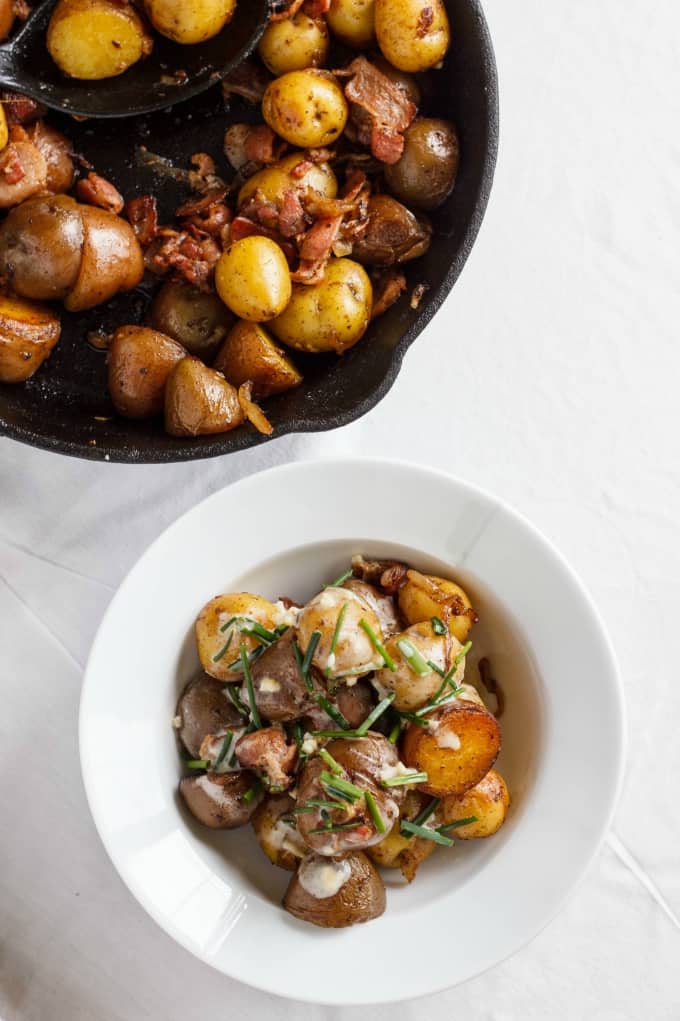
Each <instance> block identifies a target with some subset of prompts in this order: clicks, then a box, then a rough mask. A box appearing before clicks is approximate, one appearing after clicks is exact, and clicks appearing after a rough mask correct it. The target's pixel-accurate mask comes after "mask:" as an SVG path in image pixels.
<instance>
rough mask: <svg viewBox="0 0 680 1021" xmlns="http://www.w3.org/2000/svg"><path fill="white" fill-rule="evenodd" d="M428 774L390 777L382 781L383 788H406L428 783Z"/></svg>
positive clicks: (407, 774)
mask: <svg viewBox="0 0 680 1021" xmlns="http://www.w3.org/2000/svg"><path fill="white" fill-rule="evenodd" d="M426 782H427V773H406V774H405V775H404V776H388V777H387V779H385V780H381V781H380V783H381V784H382V785H383V787H405V786H406V785H407V784H410V783H426Z"/></svg>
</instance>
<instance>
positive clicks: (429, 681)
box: [375, 620, 465, 712]
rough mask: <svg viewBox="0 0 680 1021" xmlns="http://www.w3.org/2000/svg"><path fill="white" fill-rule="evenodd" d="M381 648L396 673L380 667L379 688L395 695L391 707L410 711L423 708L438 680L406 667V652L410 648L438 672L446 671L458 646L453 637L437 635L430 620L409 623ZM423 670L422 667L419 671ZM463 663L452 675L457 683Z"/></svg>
mask: <svg viewBox="0 0 680 1021" xmlns="http://www.w3.org/2000/svg"><path fill="white" fill-rule="evenodd" d="M385 648H386V649H387V652H388V653H389V654H390V656H391V657H392V659H393V660H394V664H395V666H396V670H388V668H387V667H383V668H382V669H381V670H378V671H377V672H376V675H375V676H376V681H377V682H378V684H379V685H380V687H381V688H385V689H386V690H387V691H393V692H394V693H395V699H394V702H393V703H392V705H393V706H394V708H395V709H398V710H399V712H413V711H414V710H415V709H420V708H421V707H422V706H424V705H427V703H428V702H429V701H430V699H431V698H432V697H433V696H434V695H435V694H436V692H437V691H438V690H439V688H440V687H441V684H442V677H441V675H440V674H438V673H437V671H436V670H429V671H428V672H427V673H424V674H420V673H418V672H417V671H416V670H414V669H413V668H412V667H411V666H409V663H408V659H407V657H406V654H405V653H406V652H408V651H410V650H411V649H413V650H415V652H416V654H420V656H422V658H423V659H424V660H425V662H426V663H427V662H428V661H429V662H431V663H434V664H435V666H438V667H439V669H440V670H444V671H446V670H448V669H449V668H450V666H451V664H452V663H453V660H454V659H455V657H456V656H457V655H458V653H459V652H460V650H461V648H462V646H461V644H460V642H458V641H457V640H456V639H455V638H453V636H447V635H437V634H435V633H434V631H433V629H432V625H431V623H430V621H429V620H428V621H423V622H422V623H421V624H412V625H411V626H410V627H409V628H407V629H406V631H402V632H400V633H398V634H396V635H392V637H391V638H389V639H388V640H387V642H386V643H385ZM423 669H424V668H423ZM464 672H465V660H464V658H463V660H461V662H460V663H459V665H458V668H457V670H456V673H455V674H454V678H453V679H454V680H455V682H456V683H457V684H459V683H460V681H462V679H463V674H464Z"/></svg>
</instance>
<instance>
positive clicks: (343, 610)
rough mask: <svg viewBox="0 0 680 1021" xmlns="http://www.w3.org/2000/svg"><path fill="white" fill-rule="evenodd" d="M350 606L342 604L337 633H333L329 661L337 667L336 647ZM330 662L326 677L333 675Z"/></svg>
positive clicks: (336, 624)
mask: <svg viewBox="0 0 680 1021" xmlns="http://www.w3.org/2000/svg"><path fill="white" fill-rule="evenodd" d="M348 606H349V603H343V604H342V606H341V607H340V613H339V614H338V619H337V620H336V622H335V631H334V632H333V637H332V638H331V651H330V653H329V654H328V659H329V661H330V662H332V663H333V665H335V647H336V645H337V644H338V638H339V637H340V630H341V628H342V624H343V621H344V619H345V614H346V613H347V607H348ZM330 662H329V665H328V666H327V667H326V677H330V675H331V669H332V667H331V666H330Z"/></svg>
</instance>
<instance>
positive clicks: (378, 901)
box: [283, 852, 385, 929]
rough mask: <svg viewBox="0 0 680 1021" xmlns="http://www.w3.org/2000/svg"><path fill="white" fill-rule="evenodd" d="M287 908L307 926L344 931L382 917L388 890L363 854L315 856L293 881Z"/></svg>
mask: <svg viewBox="0 0 680 1021" xmlns="http://www.w3.org/2000/svg"><path fill="white" fill-rule="evenodd" d="M283 906H284V908H285V909H286V911H289V912H290V913H291V915H295V917H296V918H300V919H301V920H302V921H303V922H311V923H312V924H313V925H320V926H322V927H323V928H325V929H341V928H344V927H345V926H348V925H356V924H357V922H368V921H370V920H371V919H372V918H378V917H379V916H380V915H382V913H383V911H384V910H385V886H384V884H383V881H382V879H381V878H380V876H379V874H378V873H377V872H376V869H375V866H374V865H373V863H372V862H371V861H370V860H369V859H368V858H367V857H366V855H365V854H362V853H361V852H355V853H354V854H352V855H349V856H348V857H346V858H338V859H334V858H322V857H320V856H319V855H314V854H312V855H308V857H306V858H304V859H303V860H302V862H301V863H300V865H299V867H298V870H297V872H296V873H295V875H294V876H293V877H292V879H291V881H290V884H289V886H288V889H287V890H286V895H285V897H284V899H283Z"/></svg>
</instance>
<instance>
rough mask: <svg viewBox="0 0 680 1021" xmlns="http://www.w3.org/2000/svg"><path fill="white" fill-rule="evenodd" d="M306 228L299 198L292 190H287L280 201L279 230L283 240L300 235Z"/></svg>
mask: <svg viewBox="0 0 680 1021" xmlns="http://www.w3.org/2000/svg"><path fill="white" fill-rule="evenodd" d="M306 227H307V221H306V220H305V211H304V209H303V208H302V203H301V202H300V196H299V195H298V193H297V192H296V191H295V189H294V188H289V189H288V191H285V192H284V193H283V199H282V201H281V209H280V210H279V230H280V232H281V234H282V236H283V237H284V238H293V237H295V236H296V235H297V234H302V233H303V231H304V230H305V228H306Z"/></svg>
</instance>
